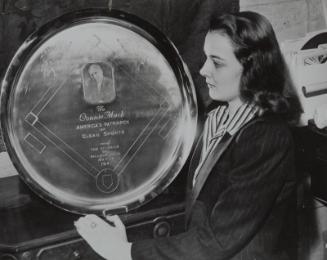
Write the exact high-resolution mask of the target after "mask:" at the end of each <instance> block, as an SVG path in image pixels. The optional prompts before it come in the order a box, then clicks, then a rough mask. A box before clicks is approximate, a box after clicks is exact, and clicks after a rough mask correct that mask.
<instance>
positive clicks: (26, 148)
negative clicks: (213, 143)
mask: <svg viewBox="0 0 327 260" xmlns="http://www.w3.org/2000/svg"><path fill="white" fill-rule="evenodd" d="M196 118H197V107H196V100H195V91H194V88H193V85H192V80H191V78H190V76H189V74H188V73H187V71H186V68H185V66H184V64H183V62H182V60H181V58H180V56H179V55H178V52H177V51H176V49H175V48H174V47H173V45H172V44H171V43H170V42H169V41H168V40H167V38H166V37H164V35H163V34H162V33H160V32H159V31H158V30H157V29H155V28H154V27H153V26H151V25H150V24H148V23H145V22H144V21H142V20H140V19H139V18H136V17H134V16H132V15H128V14H125V13H122V12H118V11H110V12H108V11H103V10H101V11H99V10H97V11H95V10H87V11H82V12H77V13H73V14H68V15H64V16H62V17H60V18H58V19H56V20H54V21H52V22H50V23H48V24H46V25H45V26H43V27H41V28H40V29H39V30H38V31H37V32H36V33H34V34H32V35H31V36H30V37H29V38H28V39H27V40H26V41H25V43H24V44H23V45H22V46H21V47H20V49H19V50H18V51H17V53H16V55H15V57H14V58H13V60H12V62H11V64H10V66H9V68H8V70H7V72H6V75H5V77H4V80H3V84H2V94H1V124H2V129H3V132H4V138H5V143H6V146H7V150H8V152H9V155H10V156H11V158H12V161H13V162H14V164H15V166H16V168H17V169H18V172H19V173H20V176H21V177H22V178H23V180H24V181H25V182H26V183H27V184H28V185H29V186H30V187H31V188H32V190H34V191H35V192H36V193H37V194H38V195H40V196H41V197H43V198H45V199H46V200H48V201H49V202H51V203H53V204H55V205H57V206H59V207H61V208H63V209H66V210H69V211H72V212H79V213H90V212H93V213H97V214H100V213H101V212H103V211H107V210H108V211H109V212H110V211H117V210H118V211H119V210H123V211H125V212H126V211H128V210H130V209H133V208H136V207H138V206H140V205H142V204H143V203H145V202H147V201H148V200H150V199H151V198H153V197H155V196H156V195H157V194H159V193H160V192H161V191H162V190H163V189H165V188H166V187H167V186H168V185H169V184H170V183H171V182H172V180H173V179H174V178H175V177H176V175H177V174H178V172H179V170H180V169H181V167H182V166H183V164H184V162H185V160H186V159H187V157H188V154H189V152H190V149H191V146H192V143H193V139H194V136H195V129H196Z"/></svg>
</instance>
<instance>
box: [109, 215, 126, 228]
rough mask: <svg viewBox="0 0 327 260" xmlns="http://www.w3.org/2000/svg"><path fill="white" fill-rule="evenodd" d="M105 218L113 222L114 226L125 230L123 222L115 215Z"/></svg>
mask: <svg viewBox="0 0 327 260" xmlns="http://www.w3.org/2000/svg"><path fill="white" fill-rule="evenodd" d="M106 219H107V220H108V221H110V222H112V223H113V224H114V226H115V227H117V228H119V229H123V230H125V225H124V223H123V222H122V221H121V220H120V218H119V217H118V216H117V215H113V216H106Z"/></svg>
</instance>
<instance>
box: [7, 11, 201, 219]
mask: <svg viewBox="0 0 327 260" xmlns="http://www.w3.org/2000/svg"><path fill="white" fill-rule="evenodd" d="M90 24H91V25H92V26H93V25H94V26H98V25H101V26H104V27H108V28H109V27H113V26H117V27H119V28H122V30H125V31H126V30H127V31H130V32H132V33H134V34H136V35H137V36H138V37H140V39H143V40H144V41H146V42H147V43H149V44H150V45H151V46H153V48H154V49H156V50H158V52H159V53H160V55H162V57H163V58H164V59H165V60H166V61H167V64H168V65H167V66H168V67H169V69H170V70H171V71H172V75H173V76H174V79H176V86H178V93H179V94H178V95H180V100H181V102H180V103H181V104H180V111H179V112H178V116H179V118H177V119H178V122H179V124H180V125H181V126H182V128H181V129H179V131H182V132H183V133H182V134H181V135H180V136H179V135H178V137H179V138H178V139H177V141H176V146H175V147H174V148H173V150H172V151H171V154H168V155H165V156H167V158H168V159H166V160H168V161H167V162H165V167H161V168H160V169H158V170H157V171H158V172H159V173H158V174H157V172H156V174H154V175H153V176H154V177H153V178H152V177H151V178H149V179H147V180H146V181H145V183H144V184H141V185H139V187H137V188H136V189H134V190H132V191H131V192H126V194H127V195H125V194H124V193H122V195H119V196H117V197H115V196H114V197H110V196H108V197H104V198H98V197H96V196H95V198H92V197H91V198H89V199H88V198H84V197H83V198H82V199H80V198H79V197H78V196H75V194H70V193H69V190H68V191H67V190H65V191H63V192H62V191H61V190H60V187H59V188H58V190H57V189H56V187H52V186H51V185H52V184H51V185H50V183H49V184H48V183H47V181H45V180H43V178H42V177H39V176H42V174H43V172H42V173H39V172H38V168H37V167H32V166H30V164H31V163H30V160H34V159H32V158H29V157H28V156H27V155H25V152H23V148H22V147H21V146H22V145H21V142H27V143H28V144H29V146H30V147H33V148H35V150H36V151H38V152H39V153H42V152H43V150H44V149H46V145H44V143H42V140H43V139H46V140H48V141H51V142H52V143H55V144H56V142H59V143H60V145H57V144H56V147H59V150H60V153H62V154H63V156H66V155H67V154H69V158H70V159H71V160H73V161H74V162H75V163H76V165H78V167H81V169H82V168H83V169H84V170H85V168H86V169H87V171H88V172H89V173H90V174H91V176H92V177H94V180H95V183H96V185H97V187H98V189H99V190H101V191H103V192H104V193H108V194H110V193H112V192H114V191H115V189H116V187H117V186H118V185H119V178H120V172H123V171H124V170H125V169H126V167H128V166H129V165H128V164H129V163H130V161H131V160H133V158H134V157H135V154H134V153H133V149H134V150H139V149H140V147H142V145H143V143H144V142H146V141H147V139H149V136H150V135H151V134H152V130H151V129H154V128H155V127H156V126H157V125H158V124H159V123H160V122H162V121H165V120H167V114H168V113H167V106H168V105H167V102H166V101H165V98H163V97H160V98H159V100H162V101H160V102H161V103H160V104H159V105H158V109H157V112H156V113H155V115H153V117H151V120H150V122H149V123H148V124H147V127H149V126H150V128H144V129H143V130H142V129H141V130H142V133H141V134H139V135H136V136H135V141H134V142H133V144H132V145H130V146H128V147H129V149H128V152H125V153H124V154H123V155H122V156H121V158H120V157H119V158H120V161H119V162H118V163H117V165H118V166H117V167H116V168H110V167H108V168H101V169H100V170H99V169H97V170H94V167H93V168H92V166H89V165H91V164H90V163H89V162H87V161H86V160H84V159H83V160H80V158H82V157H83V156H81V155H80V154H78V153H76V152H74V151H73V150H74V149H72V147H71V146H70V145H69V144H67V142H66V143H65V142H64V141H63V140H62V139H60V138H58V136H56V135H55V134H53V131H52V130H51V131H50V130H49V129H47V128H46V127H45V126H44V124H43V123H44V122H42V121H41V120H40V116H41V113H42V111H43V109H44V108H45V107H46V105H47V104H48V103H49V102H50V100H51V99H52V98H53V97H54V96H55V93H56V91H58V89H59V88H55V89H54V90H51V89H50V87H49V90H48V91H47V92H46V93H45V94H44V95H43V96H42V97H41V98H39V100H38V102H37V104H35V105H34V106H32V108H31V109H30V110H28V112H27V113H26V114H24V115H23V117H22V119H20V121H19V120H17V119H16V118H15V117H17V116H16V114H15V113H17V112H16V110H19V106H20V104H19V103H18V104H17V102H19V99H18V98H17V97H16V96H15V94H16V93H17V91H18V88H19V86H20V85H22V83H21V82H22V79H21V78H23V76H24V75H25V74H26V73H25V71H28V68H29V67H28V66H31V64H32V63H31V62H30V59H33V55H34V53H36V52H37V51H38V50H39V49H41V48H42V46H43V45H45V44H46V43H47V42H49V41H51V40H52V39H53V37H55V36H56V35H58V34H59V33H62V32H65V31H67V30H70V29H72V28H73V29H74V28H78V27H79V26H84V25H85V26H88V25H90ZM95 63H96V64H97V65H96V66H98V67H100V66H102V65H103V64H102V63H101V61H98V60H97V59H95V62H94V63H91V62H89V63H88V67H86V66H84V67H83V73H84V71H88V72H89V73H91V72H93V71H92V69H93V70H97V69H99V68H96V66H93V67H92V64H95ZM105 66H106V67H105V70H107V73H108V75H109V76H110V78H111V80H112V83H111V86H112V91H111V95H110V96H108V97H105V96H104V95H102V97H101V100H100V99H99V98H96V97H95V98H93V97H91V96H87V94H85V93H86V91H87V90H84V92H83V93H84V101H85V102H86V103H87V104H88V105H89V106H92V105H94V103H96V104H98V105H99V106H97V109H99V108H100V109H101V108H102V107H103V106H102V104H111V103H114V102H116V99H117V96H118V95H119V93H118V90H117V88H118V87H117V86H116V85H115V84H116V83H115V73H116V72H115V70H116V68H115V66H114V64H105ZM91 67H92V69H91ZM102 68H104V65H103V67H102ZM90 71H91V72H90ZM30 72H31V70H30ZM48 72H49V77H50V76H51V75H50V74H51V71H48ZM24 73H25V74H24ZM85 75H86V74H85V73H84V74H83V77H81V78H82V80H83V84H84V85H86V86H87V83H85V82H87V80H88V79H87V78H86V76H85ZM24 77H25V76H24ZM84 85H83V87H84ZM151 91H152V90H151V88H150V92H151ZM18 93H19V92H18ZM102 98H103V99H102ZM16 99H17V100H18V101H17V100H16ZM15 106H18V108H17V107H15ZM176 113H177V112H176ZM122 114H123V111H121V114H119V113H118V114H117V115H114V116H116V117H120V116H121V117H123V115H122ZM14 119H15V120H16V121H19V123H17V124H27V127H28V128H29V129H32V130H31V133H30V132H28V133H27V134H26V133H24V135H23V136H20V133H17V132H18V131H21V130H20V129H18V130H17V128H15V127H16V125H14V123H13V121H15V120H14ZM175 119H176V118H175ZM177 119H176V120H177ZM170 121H172V120H170ZM122 122H123V121H122ZM125 123H126V122H125ZM164 123H165V122H164ZM162 124H163V123H162ZM165 124H168V123H165ZM196 124H197V101H196V95H195V90H194V86H193V82H192V79H191V76H190V74H189V72H188V70H187V68H186V66H185V64H184V63H183V61H182V59H181V57H180V55H179V54H178V51H177V49H176V48H175V47H174V45H173V44H172V43H171V42H170V41H169V40H168V39H167V37H165V35H164V34H162V33H161V32H160V31H159V30H158V29H156V28H155V27H154V26H153V25H151V24H149V23H147V22H145V21H144V20H142V19H140V18H138V17H136V16H134V15H131V14H127V13H124V12H122V11H118V10H110V11H108V10H102V9H88V10H81V11H77V12H76V11H75V12H73V13H69V14H65V15H63V16H61V17H59V18H57V19H55V20H53V21H50V22H48V23H47V24H45V25H44V26H42V27H41V28H40V29H38V30H37V31H36V32H35V33H33V34H31V35H30V36H29V37H28V38H27V40H26V41H25V42H24V43H23V44H22V45H21V47H20V48H19V49H18V51H17V52H16V54H15V56H14V58H13V59H12V61H11V63H10V65H9V67H8V69H7V71H6V74H5V76H4V79H3V82H2V86H1V128H2V131H3V137H4V141H5V144H6V147H7V151H8V154H9V156H10V157H11V160H12V162H13V164H14V166H15V167H16V169H17V170H18V173H19V175H20V177H21V178H22V179H23V181H24V182H25V183H26V184H27V185H28V186H29V187H30V188H31V189H32V190H33V191H34V192H35V193H36V194H37V195H39V196H40V197H42V198H43V199H45V200H47V201H48V202H50V203H51V204H54V205H55V206H57V207H59V208H62V209H64V210H67V211H70V212H74V213H82V214H87V213H95V214H103V213H104V212H105V213H124V212H128V211H130V210H132V209H135V208H137V207H139V206H141V205H143V204H145V203H146V202H148V201H150V200H151V199H153V198H154V197H156V196H157V195H158V194H160V193H161V192H162V191H163V190H164V189H166V188H167V187H168V185H169V184H170V183H171V182H172V181H173V180H174V179H175V177H176V176H177V175H178V173H179V171H180V170H181V169H182V167H183V165H184V164H185V162H186V159H187V157H188V155H189V153H190V151H191V148H192V145H193V141H194V138H195V132H196ZM94 127H97V125H94ZM151 127H152V128H151ZM160 127H161V126H160ZM147 129H150V130H147ZM161 129H164V126H162V127H161ZM33 131H34V132H35V133H39V134H40V136H41V137H40V138H39V139H38V138H36V137H35V134H33V133H34V132H33ZM91 137H92V136H91ZM18 139H19V140H18ZM22 139H23V140H22ZM68 151H69V152H68ZM71 151H73V152H71ZM131 151H132V152H131ZM110 152H112V151H110ZM154 153H156V151H154ZM112 154H113V158H114V159H115V158H116V157H117V155H115V154H117V152H116V151H114V152H112ZM60 156H61V155H60ZM98 156H99V157H101V156H103V154H100V155H98ZM115 156H116V157H115ZM126 156H128V158H130V159H124V158H127V157H126ZM117 158H118V157H117ZM114 159H113V160H114ZM79 160H80V161H79ZM117 160H118V159H117ZM123 160H125V161H123ZM122 161H123V163H121V162H122ZM121 165H123V166H121ZM88 167H89V169H88ZM119 167H120V168H119ZM117 168H118V170H117ZM34 171H35V173H34ZM50 171H51V169H49V172H50ZM92 171H93V172H92ZM105 178H107V179H108V178H109V179H110V185H109V187H108V186H107V185H106V184H105V181H104V179H105ZM102 179H103V180H102ZM72 185H74V183H73V184H72ZM50 186H51V188H49V187H50ZM67 194H68V195H67Z"/></svg>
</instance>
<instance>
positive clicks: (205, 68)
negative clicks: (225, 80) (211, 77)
mask: <svg viewBox="0 0 327 260" xmlns="http://www.w3.org/2000/svg"><path fill="white" fill-rule="evenodd" d="M199 72H200V75H201V76H202V77H207V76H208V65H207V62H205V63H204V64H203V65H202V68H201V69H200V71H199Z"/></svg>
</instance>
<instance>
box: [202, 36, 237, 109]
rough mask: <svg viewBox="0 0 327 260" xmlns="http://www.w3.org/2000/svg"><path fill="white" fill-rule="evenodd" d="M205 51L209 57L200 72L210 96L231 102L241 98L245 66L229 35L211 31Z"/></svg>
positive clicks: (206, 39)
mask: <svg viewBox="0 0 327 260" xmlns="http://www.w3.org/2000/svg"><path fill="white" fill-rule="evenodd" d="M204 53H205V55H206V57H207V59H206V61H205V63H204V65H203V67H202V68H201V70H200V74H201V75H202V76H203V77H205V79H206V82H207V85H208V88H209V95H210V97H211V98H212V99H214V100H218V101H225V102H229V103H230V102H232V101H234V100H237V99H239V98H240V80H241V76H242V71H243V67H242V65H241V63H240V62H239V61H238V60H237V58H236V57H235V54H234V49H233V45H232V42H231V40H230V39H229V37H228V36H227V35H225V34H222V33H220V32H218V31H213V32H209V33H208V34H207V36H206V38H205V42H204Z"/></svg>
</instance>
